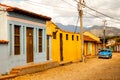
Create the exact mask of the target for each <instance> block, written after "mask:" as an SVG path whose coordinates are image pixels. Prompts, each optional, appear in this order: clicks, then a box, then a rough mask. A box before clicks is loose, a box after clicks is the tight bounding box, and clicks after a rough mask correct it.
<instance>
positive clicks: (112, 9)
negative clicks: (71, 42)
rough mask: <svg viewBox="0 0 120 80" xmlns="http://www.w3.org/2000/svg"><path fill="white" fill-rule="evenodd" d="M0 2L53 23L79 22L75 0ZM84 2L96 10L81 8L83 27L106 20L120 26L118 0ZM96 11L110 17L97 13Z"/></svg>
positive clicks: (108, 24)
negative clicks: (41, 16) (45, 18)
mask: <svg viewBox="0 0 120 80" xmlns="http://www.w3.org/2000/svg"><path fill="white" fill-rule="evenodd" d="M0 3H4V4H7V5H11V6H16V7H19V8H22V9H25V10H29V11H33V12H35V13H38V14H42V15H45V16H49V17H51V18H52V21H53V22H54V23H61V24H63V25H75V26H76V25H77V26H79V24H80V23H79V22H80V21H78V17H79V15H78V9H77V2H76V1H75V0H0ZM85 3H86V4H85V5H86V6H88V7H90V8H92V9H94V10H96V11H92V10H90V9H88V8H87V7H84V8H83V26H84V27H91V26H93V25H100V26H101V25H103V21H104V20H106V21H107V22H106V26H108V27H118V28H120V5H119V3H120V0H85ZM97 11H98V12H101V13H103V14H105V15H107V16H110V17H111V18H109V17H105V16H103V15H101V14H99V13H98V12H97ZM95 16H97V17H95Z"/></svg>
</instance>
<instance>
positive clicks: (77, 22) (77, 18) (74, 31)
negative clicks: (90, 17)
mask: <svg viewBox="0 0 120 80" xmlns="http://www.w3.org/2000/svg"><path fill="white" fill-rule="evenodd" d="M78 21H79V16H78V18H77V22H76V26H75V31H74V33H76V31H77V24H78Z"/></svg>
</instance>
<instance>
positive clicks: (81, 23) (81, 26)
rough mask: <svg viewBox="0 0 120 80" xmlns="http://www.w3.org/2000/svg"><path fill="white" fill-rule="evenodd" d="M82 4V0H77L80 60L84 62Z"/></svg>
mask: <svg viewBox="0 0 120 80" xmlns="http://www.w3.org/2000/svg"><path fill="white" fill-rule="evenodd" d="M83 4H84V0H79V2H78V12H79V17H80V38H81V49H82V50H81V53H82V62H85V56H84V40H83V10H82V8H83Z"/></svg>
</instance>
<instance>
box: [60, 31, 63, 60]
mask: <svg viewBox="0 0 120 80" xmlns="http://www.w3.org/2000/svg"><path fill="white" fill-rule="evenodd" d="M60 61H63V40H62V33H60Z"/></svg>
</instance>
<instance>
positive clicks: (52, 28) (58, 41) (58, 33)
mask: <svg viewBox="0 0 120 80" xmlns="http://www.w3.org/2000/svg"><path fill="white" fill-rule="evenodd" d="M46 26H47V46H48V47H47V54H48V56H47V57H48V59H50V58H51V60H54V61H58V62H61V61H77V60H81V59H82V58H81V46H80V34H78V33H72V32H68V31H64V30H61V29H60V28H58V27H57V25H55V24H54V23H53V22H51V21H49V22H47V25H46Z"/></svg>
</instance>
